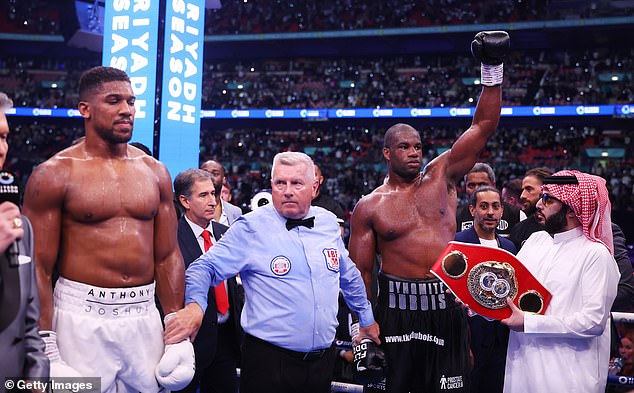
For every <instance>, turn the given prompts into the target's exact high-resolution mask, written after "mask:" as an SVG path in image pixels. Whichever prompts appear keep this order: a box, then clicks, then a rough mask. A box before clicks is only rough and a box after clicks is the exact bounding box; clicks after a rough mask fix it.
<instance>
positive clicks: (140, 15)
mask: <svg viewBox="0 0 634 393" xmlns="http://www.w3.org/2000/svg"><path fill="white" fill-rule="evenodd" d="M159 4H160V0H144V1H137V0H134V1H133V0H111V1H110V0H109V1H106V2H105V17H104V32H103V56H102V61H101V63H102V64H103V65H105V66H111V67H115V68H119V69H121V70H123V71H125V72H126V73H127V74H128V75H129V76H130V81H131V82H132V90H133V91H134V94H135V95H136V102H135V105H134V106H135V108H136V116H135V120H134V132H133V134H132V140H134V141H138V142H141V143H143V144H144V145H146V146H148V147H149V148H150V150H152V146H153V145H154V97H155V95H156V57H157V45H158V44H157V42H158V39H157V37H158V27H159Z"/></svg>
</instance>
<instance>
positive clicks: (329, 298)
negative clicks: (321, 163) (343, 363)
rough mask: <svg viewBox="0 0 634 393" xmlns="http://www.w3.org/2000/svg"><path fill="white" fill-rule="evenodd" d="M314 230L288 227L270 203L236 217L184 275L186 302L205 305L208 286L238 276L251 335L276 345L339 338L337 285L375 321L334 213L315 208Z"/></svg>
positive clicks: (298, 346)
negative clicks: (288, 228)
mask: <svg viewBox="0 0 634 393" xmlns="http://www.w3.org/2000/svg"><path fill="white" fill-rule="evenodd" d="M311 216H314V217H315V226H314V228H311V229H309V228H306V227H303V226H300V227H296V228H293V229H291V230H290V231H289V230H287V229H286V218H285V217H282V216H281V215H280V214H279V213H278V212H277V211H276V210H275V208H274V207H273V204H268V205H266V206H263V207H260V208H258V209H256V210H255V211H253V212H251V213H248V214H245V215H243V216H241V217H240V218H238V220H236V221H235V222H234V223H233V224H232V225H231V227H230V228H229V229H228V230H227V232H226V233H225V235H224V236H223V237H222V238H221V239H220V240H219V241H218V243H216V244H215V245H214V246H213V247H212V248H211V249H210V250H209V251H208V252H207V253H205V254H203V255H202V256H201V257H200V258H198V259H197V260H196V261H194V262H193V263H192V264H191V265H189V268H188V269H187V272H186V276H185V277H186V279H185V282H186V290H185V298H186V303H191V302H196V303H198V304H199V305H200V306H201V307H202V309H203V310H205V309H206V308H207V291H208V290H209V286H210V285H211V286H215V285H217V284H218V283H220V282H221V281H223V280H225V279H227V278H229V277H233V276H235V275H236V274H238V273H239V274H240V278H241V279H242V284H243V286H244V293H245V304H244V309H243V311H242V318H241V324H242V327H243V329H244V331H245V332H246V333H249V334H251V335H252V336H255V337H258V338H260V339H262V340H265V341H268V342H269V343H271V344H275V345H277V346H280V347H283V348H287V349H292V350H295V351H301V352H308V351H311V350H316V349H322V348H326V347H329V346H330V345H331V344H332V342H333V340H334V338H335V329H336V328H337V309H338V296H339V288H340V287H341V290H342V292H343V294H344V298H345V299H346V303H347V304H348V306H349V307H350V309H351V310H353V311H355V312H356V313H357V315H358V316H359V323H360V325H361V326H369V325H371V324H372V323H374V316H373V314H372V309H371V306H370V302H369V301H368V299H367V297H366V292H365V286H364V284H363V280H362V279H361V274H360V273H359V270H358V269H357V268H356V266H355V265H354V263H353V262H352V260H351V259H350V257H349V256H348V251H347V250H346V248H345V246H344V244H343V241H342V239H341V229H340V227H339V224H338V223H337V219H336V217H335V215H334V214H332V213H330V212H329V211H327V210H325V209H322V208H320V207H316V206H311V208H310V210H309V212H308V215H307V216H306V217H311Z"/></svg>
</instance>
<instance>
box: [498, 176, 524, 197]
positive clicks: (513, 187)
mask: <svg viewBox="0 0 634 393" xmlns="http://www.w3.org/2000/svg"><path fill="white" fill-rule="evenodd" d="M502 188H503V189H504V188H506V191H508V192H509V193H510V194H511V196H513V197H515V198H516V199H518V200H519V199H520V195H522V179H517V178H515V179H511V180H507V181H505V182H504V184H503V185H502Z"/></svg>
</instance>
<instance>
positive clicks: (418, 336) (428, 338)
mask: <svg viewBox="0 0 634 393" xmlns="http://www.w3.org/2000/svg"><path fill="white" fill-rule="evenodd" d="M412 340H418V341H425V342H430V343H433V344H436V345H438V346H439V347H444V346H445V340H444V339H442V338H438V337H436V336H434V335H433V334H428V333H421V332H411V333H405V334H400V335H396V336H385V342H386V343H406V342H409V341H412Z"/></svg>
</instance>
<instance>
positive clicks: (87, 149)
mask: <svg viewBox="0 0 634 393" xmlns="http://www.w3.org/2000/svg"><path fill="white" fill-rule="evenodd" d="M79 90H80V91H79V94H80V103H79V106H78V109H79V112H80V113H81V115H82V117H83V118H84V124H85V131H86V138H85V139H84V140H83V141H81V142H79V143H77V144H75V145H73V146H71V147H69V148H67V149H65V150H63V151H61V152H59V153H57V154H56V155H54V156H53V157H52V158H51V159H49V160H48V161H46V162H44V163H43V164H41V165H39V166H38V167H37V168H36V169H35V170H34V172H33V174H32V175H31V177H30V179H29V181H28V184H27V188H26V194H25V208H24V211H25V215H27V216H28V217H29V218H30V219H31V220H32V222H33V228H34V233H35V236H34V238H35V256H36V261H37V277H38V287H39V295H40V302H41V317H40V329H42V332H41V334H42V337H43V338H44V340H45V341H46V343H47V354H48V355H49V358H50V360H51V370H52V375H54V374H55V373H56V372H57V373H58V375H57V376H60V374H61V375H68V374H71V375H75V373H78V374H79V375H81V376H99V377H101V388H102V391H107V390H110V389H112V388H113V387H115V386H118V387H119V388H120V386H125V387H126V389H127V390H131V391H132V390H135V391H159V390H160V389H161V387H160V386H159V384H158V383H157V379H158V381H159V383H161V385H162V386H164V387H166V388H170V389H172V388H178V387H179V386H180V384H179V382H178V381H176V379H178V378H179V377H175V376H174V375H171V376H170V372H169V370H168V371H167V372H165V370H161V373H157V375H156V377H155V368H156V367H157V364H159V361H160V360H161V357H162V356H163V353H164V348H163V340H162V333H163V328H162V324H161V320H160V316H159V314H158V311H157V309H156V306H155V304H154V292H155V287H156V293H157V294H158V297H159V299H160V301H161V304H162V307H163V309H164V310H165V312H166V314H167V313H170V312H173V311H175V310H178V309H180V308H181V307H182V306H183V301H184V264H183V260H182V256H181V254H180V251H179V248H178V243H177V239H176V213H175V211H174V206H173V202H172V201H173V192H172V186H171V179H170V175H169V172H168V171H167V168H166V167H165V166H164V165H163V164H162V163H160V162H159V161H157V160H156V159H154V158H153V157H151V156H148V155H146V154H145V153H143V152H142V151H141V150H139V149H137V148H135V147H132V146H129V145H128V141H129V140H130V138H131V136H132V129H133V125H134V115H135V106H134V104H135V96H134V93H133V91H132V87H131V83H130V80H129V78H128V76H127V75H126V74H125V72H123V71H120V70H117V69H115V68H110V67H95V68H93V69H91V70H89V71H87V72H86V73H84V75H83V76H82V78H81V80H80V86H79ZM55 267H56V268H57V270H58V272H59V275H60V278H59V279H58V281H57V282H56V284H55V290H54V291H53V287H52V282H51V281H52V275H53V270H54V268H55ZM80 331H81V333H80ZM175 346H179V347H177V348H171V347H170V346H168V347H166V348H165V350H166V354H167V350H168V349H169V348H171V349H170V352H179V354H178V355H176V356H179V357H182V358H183V359H184V361H186V362H187V361H189V360H190V359H189V355H190V353H189V350H190V349H191V344H190V343H189V342H183V343H179V344H175ZM58 347H59V350H58ZM88 348H89V349H88ZM164 357H165V356H164ZM191 360H192V361H193V349H191ZM187 367H189V366H187ZM191 367H193V363H192V364H191ZM73 369H74V370H73ZM159 374H160V375H159ZM54 376H55V375H54ZM192 376H193V372H192ZM181 382H182V381H181ZM187 382H188V381H187ZM186 384H187V383H185V385H186Z"/></svg>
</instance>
